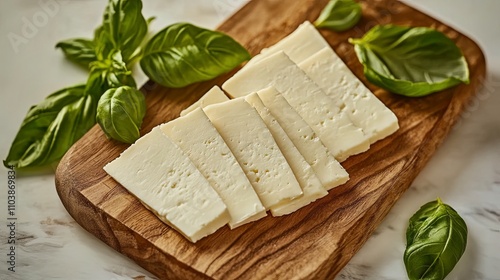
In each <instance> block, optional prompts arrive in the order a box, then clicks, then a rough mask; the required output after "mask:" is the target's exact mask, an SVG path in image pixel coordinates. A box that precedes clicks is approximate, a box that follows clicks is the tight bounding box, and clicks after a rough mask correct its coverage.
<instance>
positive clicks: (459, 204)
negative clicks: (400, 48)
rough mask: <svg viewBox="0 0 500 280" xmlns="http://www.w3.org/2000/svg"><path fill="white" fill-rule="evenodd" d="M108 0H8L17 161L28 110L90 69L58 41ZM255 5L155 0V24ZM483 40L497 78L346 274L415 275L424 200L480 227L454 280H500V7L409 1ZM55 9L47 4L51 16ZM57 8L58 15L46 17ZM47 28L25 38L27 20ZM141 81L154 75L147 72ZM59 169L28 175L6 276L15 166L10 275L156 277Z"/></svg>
mask: <svg viewBox="0 0 500 280" xmlns="http://www.w3.org/2000/svg"><path fill="white" fill-rule="evenodd" d="M105 2H106V1H104V0H102V1H98V0H80V1H77V0H73V1H68V0H66V1H62V0H42V1H35V0H1V1H0V50H1V51H0V62H1V64H0V65H1V66H0V85H2V89H1V103H0V119H1V131H2V133H1V134H0V144H1V145H0V155H1V157H2V159H3V158H5V157H6V154H7V152H8V149H9V146H10V143H11V141H12V139H13V138H14V136H15V134H16V132H17V130H18V127H19V125H20V124H21V121H22V119H23V117H24V115H25V113H26V111H27V110H28V108H29V106H31V105H32V104H34V103H37V102H38V101H40V100H41V99H43V98H44V97H45V96H46V95H48V94H49V93H51V92H53V91H55V90H57V89H60V88H62V87H64V86H67V85H71V84H74V83H78V82H80V81H84V80H85V78H86V73H85V72H84V71H83V70H81V69H79V68H78V67H74V66H73V65H72V64H70V63H68V62H67V61H66V60H65V59H64V58H63V56H62V55H61V53H60V52H58V51H56V50H54V44H55V43H56V42H57V41H59V40H61V39H66V38H70V37H77V36H85V37H89V36H91V35H92V30H93V28H94V27H95V26H96V25H97V24H98V23H99V21H100V18H101V14H102V11H103V8H104V6H105ZM244 2H245V1H244V0H208V1H201V0H198V1H189V4H188V1H180V0H179V1H174V0H144V14H145V15H146V16H147V17H149V16H156V17H157V20H156V21H155V22H154V23H153V29H154V30H159V29H160V28H162V27H164V26H166V25H167V24H169V23H173V22H177V21H190V22H193V23H195V24H198V25H201V26H205V27H208V28H213V27H215V26H216V25H217V24H218V23H220V22H222V21H223V20H224V18H226V17H227V16H229V15H230V14H231V13H232V12H233V11H234V10H236V9H237V8H238V7H239V5H241V4H242V3H244ZM406 2H408V3H410V4H412V5H414V6H416V7H419V8H420V9H422V10H425V11H427V12H428V13H430V14H432V15H434V16H435V17H437V18H439V19H441V20H442V21H444V22H447V23H449V24H451V25H453V26H455V27H456V28H458V29H459V30H461V31H462V32H464V33H465V34H468V35H469V36H471V37H472V38H474V39H475V40H476V41H477V42H479V44H480V45H481V47H482V48H483V50H484V52H485V54H486V57H487V61H488V69H489V74H488V77H489V79H488V81H487V82H486V83H485V87H484V89H483V90H482V91H481V93H480V94H479V95H478V97H477V98H476V99H475V100H474V101H473V102H471V104H470V106H469V107H468V108H467V110H466V112H465V113H464V114H463V116H462V118H461V120H460V122H459V123H458V125H457V126H456V129H454V130H453V131H452V133H451V134H450V135H449V137H448V138H447V139H446V141H445V143H444V144H443V145H442V146H441V147H440V148H439V150H438V152H437V153H436V155H435V156H434V157H433V158H432V160H431V161H430V162H429V164H428V165H427V167H426V168H425V169H424V171H423V172H422V173H421V174H420V175H419V176H418V178H417V179H416V181H415V182H414V183H413V185H412V187H411V188H410V189H409V190H408V191H407V192H406V193H405V195H403V197H402V198H401V199H400V200H399V201H398V202H397V204H396V205H395V206H394V208H393V209H392V210H391V212H390V213H389V215H388V216H387V218H386V219H385V220H384V222H383V223H382V224H381V226H380V227H379V228H378V229H377V231H376V232H375V234H374V235H373V236H372V237H371V238H370V239H369V241H368V242H367V243H366V245H365V246H364V247H363V248H362V249H361V250H360V251H359V253H358V254H357V255H356V256H355V257H354V258H353V259H352V260H351V262H350V263H349V264H348V265H347V266H346V267H345V268H344V269H343V270H342V272H341V273H340V274H339V275H338V277H337V279H405V278H406V273H405V269H404V265H403V262H402V254H403V251H404V243H405V241H404V232H405V228H406V226H407V220H408V218H409V217H410V216H411V215H412V213H414V212H415V211H416V210H417V209H418V208H419V206H420V205H422V204H423V203H425V202H427V201H430V200H433V199H435V198H436V197H437V196H439V197H441V198H442V199H443V200H444V201H445V202H447V203H449V204H451V205H453V206H454V208H455V209H456V210H457V211H458V212H460V213H461V215H462V216H463V217H464V219H465V221H466V223H467V225H468V227H469V243H468V247H467V250H466V252H465V255H464V256H463V257H462V259H461V260H460V262H459V264H458V265H457V267H456V268H455V270H454V271H453V272H452V274H450V276H449V277H448V278H447V279H488V280H493V279H500V114H499V111H498V109H499V106H500V52H499V49H500V36H498V35H499V34H498V32H499V31H498V30H499V28H500V19H499V18H498V11H500V1H497V0H482V1H474V2H471V1H467V0H460V1H458V0H438V1H435V0H434V1H433V0H419V1H417V0H411V1H409V0H407V1H406ZM47 8H48V9H47ZM47 11H48V12H47ZM34 18H35V20H36V23H37V25H36V26H35V27H36V30H31V31H32V32H28V33H26V35H27V36H24V38H25V40H24V41H23V43H19V44H12V43H11V42H10V40H9V34H11V33H15V34H18V35H21V36H23V35H22V32H23V26H25V25H26V23H25V22H26V20H27V21H30V22H33V19H34ZM137 78H138V80H139V81H140V82H143V81H145V78H144V76H141V75H140V74H138V75H137ZM53 177H54V176H53V172H52V171H50V170H49V171H48V172H46V173H45V174H24V175H22V176H20V177H19V178H18V179H17V188H16V192H17V193H16V202H17V205H16V217H17V221H16V222H17V228H16V230H17V232H16V237H17V243H16V245H17V247H16V272H15V273H11V272H9V271H8V270H7V263H6V261H7V253H8V244H7V237H8V228H7V206H6V205H7V171H6V169H4V168H1V171H0V178H1V179H0V180H1V182H0V186H1V187H0V221H1V223H0V279H155V278H154V277H153V276H152V275H151V274H150V273H148V272H147V271H145V270H144V269H142V268H140V267H139V266H137V265H136V264H135V263H133V262H132V261H130V260H129V259H127V258H125V257H123V256H121V255H120V254H118V253H117V252H115V251H113V250H112V249H110V248H109V247H107V246H106V245H104V244H103V243H102V242H100V241H99V240H97V239H96V238H94V237H93V236H92V235H90V234H89V233H87V232H86V231H84V230H83V229H81V228H80V226H79V225H78V224H76V223H75V222H74V221H73V219H72V218H71V217H70V216H69V215H68V214H67V212H66V210H65V209H64V207H63V206H62V204H61V202H60V201H59V197H58V196H57V194H56V192H55V188H54V178H53Z"/></svg>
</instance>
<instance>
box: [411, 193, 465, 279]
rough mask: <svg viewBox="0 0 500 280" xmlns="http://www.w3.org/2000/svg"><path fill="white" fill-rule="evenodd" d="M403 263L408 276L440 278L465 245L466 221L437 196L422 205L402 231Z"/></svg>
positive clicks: (460, 254) (449, 268)
mask: <svg viewBox="0 0 500 280" xmlns="http://www.w3.org/2000/svg"><path fill="white" fill-rule="evenodd" d="M406 243H407V244H406V250H405V253H404V263H405V266H406V271H407V273H408V277H409V278H410V280H414V279H428V280H436V279H444V278H445V277H446V275H448V274H449V273H450V272H451V270H452V269H453V268H454V267H455V265H456V264H457V262H458V260H459V259H460V257H461V256H462V255H463V253H464V251H465V248H466V246H467V225H466V224H465V221H464V220H463V219H462V218H461V217H460V216H459V215H458V213H457V212H456V211H455V210H454V209H453V208H451V207H450V206H449V205H447V204H444V203H443V202H442V201H441V200H440V199H439V198H438V199H437V200H436V201H432V202H429V203H427V204H425V205H423V206H422V207H421V208H420V210H418V211H417V212H416V213H415V214H414V215H413V216H412V217H411V219H410V222H409V225H408V229H407V231H406Z"/></svg>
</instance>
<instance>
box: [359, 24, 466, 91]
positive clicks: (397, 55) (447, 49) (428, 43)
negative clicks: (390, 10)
mask: <svg viewBox="0 0 500 280" xmlns="http://www.w3.org/2000/svg"><path fill="white" fill-rule="evenodd" d="M349 42H351V43H352V44H354V45H355V46H354V49H355V51H356V54H357V56H358V59H359V61H360V62H361V63H362V64H363V67H364V73H365V76H366V78H367V79H368V80H369V81H370V82H372V83H373V84H375V85H378V86H380V87H382V88H384V89H386V90H388V91H391V92H393V93H397V94H401V95H406V96H411V97H417V96H424V95H428V94H430V93H433V92H437V91H441V90H443V89H446V88H449V87H452V86H455V85H457V84H459V83H461V82H463V83H466V84H467V83H469V69H468V66H467V62H466V60H465V58H464V56H463V55H462V52H461V51H460V49H459V48H458V47H457V46H456V45H455V43H454V42H453V41H452V40H451V39H449V38H448V37H446V36H445V35H444V34H443V33H441V32H439V31H437V30H435V29H432V28H427V27H413V28H412V27H406V26H396V25H379V26H375V27H374V28H372V29H371V30H370V31H368V32H367V33H366V34H365V35H364V36H363V38H360V39H350V40H349Z"/></svg>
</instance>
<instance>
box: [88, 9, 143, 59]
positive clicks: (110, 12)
mask: <svg viewBox="0 0 500 280" xmlns="http://www.w3.org/2000/svg"><path fill="white" fill-rule="evenodd" d="M147 32H148V23H147V22H146V19H145V18H144V16H143V15H142V1H141V0H110V1H109V3H108V5H107V7H106V10H105V11H104V16H103V23H102V26H101V27H99V28H98V29H97V30H96V36H95V37H96V40H97V41H98V42H99V44H100V47H99V48H98V49H99V50H100V55H101V59H106V58H108V54H109V52H110V49H111V46H112V49H114V50H119V51H121V53H122V56H123V60H124V61H125V62H127V63H128V62H129V60H130V59H131V58H132V57H133V56H134V54H135V53H136V52H137V48H139V47H140V46H141V43H142V41H143V40H144V37H145V36H146V33H147Z"/></svg>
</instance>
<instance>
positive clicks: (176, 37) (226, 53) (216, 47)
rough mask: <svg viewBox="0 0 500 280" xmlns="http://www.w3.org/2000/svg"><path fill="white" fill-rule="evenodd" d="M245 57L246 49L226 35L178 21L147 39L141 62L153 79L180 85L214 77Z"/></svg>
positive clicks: (244, 59) (158, 81) (246, 57)
mask: <svg viewBox="0 0 500 280" xmlns="http://www.w3.org/2000/svg"><path fill="white" fill-rule="evenodd" d="M248 59H250V54H249V53H248V51H247V50H246V49H245V48H244V47H243V46H241V45H240V44H239V43H238V42H236V41H235V40H234V39H232V38H231V37H229V36H228V35H226V34H223V33H221V32H217V31H211V30H207V29H203V28H200V27H197V26H194V25H192V24H189V23H177V24H173V25H170V26H168V27H167V28H165V29H163V30H162V31H160V32H159V33H158V34H156V35H155V36H154V37H153V38H152V39H151V40H150V41H149V42H148V44H147V45H146V47H145V48H144V56H143V57H142V59H141V62H140V63H141V68H142V70H143V71H144V72H145V73H146V75H147V76H148V77H149V78H150V79H152V80H153V81H155V82H157V83H159V84H161V85H163V86H166V87H173V88H180V87H184V86H186V85H189V84H192V83H195V82H200V81H206V80H210V79H213V78H215V77H217V76H219V75H221V74H223V73H227V72H229V71H230V70H232V69H234V68H235V67H236V66H238V65H240V64H241V63H242V62H244V61H246V60H248Z"/></svg>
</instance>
